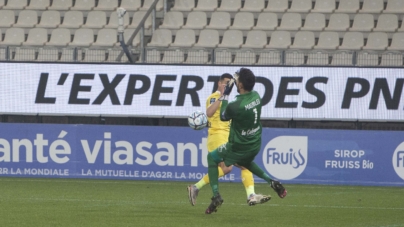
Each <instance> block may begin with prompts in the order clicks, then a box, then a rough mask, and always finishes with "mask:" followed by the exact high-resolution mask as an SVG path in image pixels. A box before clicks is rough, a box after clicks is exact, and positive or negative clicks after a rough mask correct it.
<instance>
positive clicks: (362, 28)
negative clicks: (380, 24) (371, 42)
mask: <svg viewBox="0 0 404 227" xmlns="http://www.w3.org/2000/svg"><path fill="white" fill-rule="evenodd" d="M374 24H375V22H374V19H373V15H372V14H356V15H355V17H354V21H353V24H352V27H351V28H349V31H359V32H369V31H372V29H373V28H374Z"/></svg>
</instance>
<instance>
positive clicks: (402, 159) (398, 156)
mask: <svg viewBox="0 0 404 227" xmlns="http://www.w3.org/2000/svg"><path fill="white" fill-rule="evenodd" d="M393 168H394V170H395V171H396V173H397V175H398V176H399V177H401V179H403V180H404V142H402V143H400V145H398V147H397V148H396V150H395V151H394V154H393Z"/></svg>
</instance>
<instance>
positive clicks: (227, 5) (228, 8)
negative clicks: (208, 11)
mask: <svg viewBox="0 0 404 227" xmlns="http://www.w3.org/2000/svg"><path fill="white" fill-rule="evenodd" d="M240 8H241V0H222V3H221V4H220V7H219V8H217V10H216V11H218V12H238V11H239V10H240Z"/></svg>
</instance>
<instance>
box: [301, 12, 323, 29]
mask: <svg viewBox="0 0 404 227" xmlns="http://www.w3.org/2000/svg"><path fill="white" fill-rule="evenodd" d="M324 28H325V15H324V14H322V13H309V14H307V16H306V20H305V23H304V26H303V27H302V28H301V29H300V30H303V31H322V30H324Z"/></svg>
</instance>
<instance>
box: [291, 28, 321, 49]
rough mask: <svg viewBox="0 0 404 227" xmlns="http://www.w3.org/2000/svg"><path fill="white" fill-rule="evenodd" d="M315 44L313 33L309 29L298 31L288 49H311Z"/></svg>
mask: <svg viewBox="0 0 404 227" xmlns="http://www.w3.org/2000/svg"><path fill="white" fill-rule="evenodd" d="M314 45H315V39H314V33H313V32H311V31H298V32H297V33H296V35H295V39H294V42H293V44H292V45H291V46H290V47H289V48H290V49H313V47H314Z"/></svg>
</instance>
